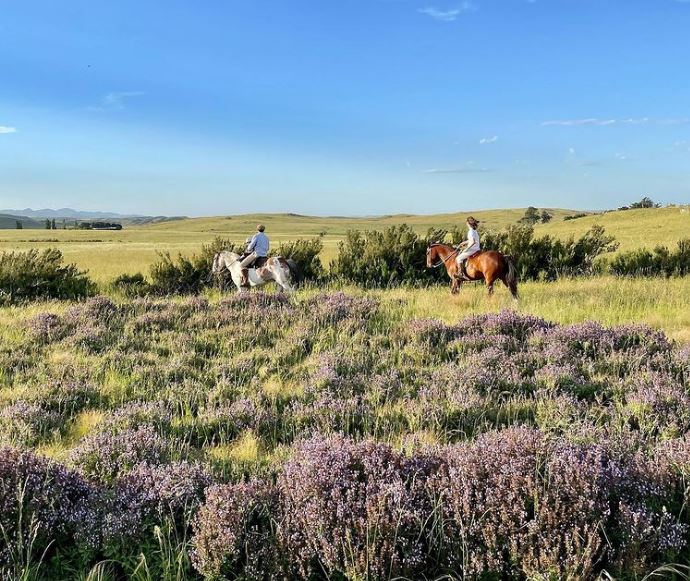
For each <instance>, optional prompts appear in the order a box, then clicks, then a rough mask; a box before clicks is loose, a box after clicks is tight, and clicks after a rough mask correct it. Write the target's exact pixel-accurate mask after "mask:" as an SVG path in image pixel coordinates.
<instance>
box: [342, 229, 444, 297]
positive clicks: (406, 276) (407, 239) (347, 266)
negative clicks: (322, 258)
mask: <svg viewBox="0 0 690 581" xmlns="http://www.w3.org/2000/svg"><path fill="white" fill-rule="evenodd" d="M427 245H428V239H427V238H423V237H421V236H419V235H418V234H416V233H415V232H414V231H413V230H412V228H410V227H409V226H407V225H406V224H402V225H400V226H390V227H389V228H386V229H385V230H383V231H372V232H366V233H362V232H360V231H358V230H350V231H348V232H347V234H346V236H345V240H344V241H342V242H341V243H340V247H339V251H338V256H337V258H336V259H335V260H334V261H333V262H332V263H331V275H332V276H333V278H335V279H336V280H341V281H344V282H349V283H354V284H360V285H363V286H366V287H388V286H395V285H399V284H405V283H424V282H431V281H434V280H438V275H437V272H436V271H435V270H430V269H427V268H426V248H427Z"/></svg>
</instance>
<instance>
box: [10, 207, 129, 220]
mask: <svg viewBox="0 0 690 581" xmlns="http://www.w3.org/2000/svg"><path fill="white" fill-rule="evenodd" d="M0 214H9V215H11V216H26V217H27V218H39V219H40V218H43V219H44V220H45V219H46V218H72V219H77V220H81V219H84V220H86V219H87V218H142V217H143V216H139V215H137V214H129V215H128V214H118V213H117V212H97V211H84V210H73V209H72V208H59V209H57V210H53V209H51V208H43V209H41V210H32V209H31V208H24V209H23V210H0Z"/></svg>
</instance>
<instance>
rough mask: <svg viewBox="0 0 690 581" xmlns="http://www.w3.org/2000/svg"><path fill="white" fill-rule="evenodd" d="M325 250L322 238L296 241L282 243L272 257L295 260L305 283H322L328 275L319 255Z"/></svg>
mask: <svg viewBox="0 0 690 581" xmlns="http://www.w3.org/2000/svg"><path fill="white" fill-rule="evenodd" d="M322 250H323V241H322V240H321V237H318V238H311V239H309V240H304V239H300V240H294V241H292V242H283V243H281V244H280V245H279V246H278V248H277V249H276V250H275V252H272V253H271V254H272V255H275V256H283V257H284V258H289V259H292V260H294V261H295V262H296V263H297V265H298V266H299V268H300V277H301V279H302V281H304V282H319V281H322V280H323V279H324V278H325V276H326V273H325V271H324V268H323V265H322V264H321V259H320V258H319V254H320V253H321V251H322Z"/></svg>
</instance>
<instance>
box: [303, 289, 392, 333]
mask: <svg viewBox="0 0 690 581" xmlns="http://www.w3.org/2000/svg"><path fill="white" fill-rule="evenodd" d="M378 307H379V303H378V301H377V300H375V299H373V298H370V297H359V296H353V295H347V294H345V293H344V292H334V293H320V294H318V295H315V296H313V297H311V298H310V299H309V304H308V309H309V311H310V314H311V317H312V318H313V320H314V321H315V322H317V323H319V324H321V325H334V324H337V323H340V322H342V321H345V320H346V319H350V320H352V321H354V322H361V321H363V320H366V319H368V318H369V317H371V316H372V315H373V314H374V313H375V312H376V311H377V309H378Z"/></svg>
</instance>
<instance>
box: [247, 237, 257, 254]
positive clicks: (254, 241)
mask: <svg viewBox="0 0 690 581" xmlns="http://www.w3.org/2000/svg"><path fill="white" fill-rule="evenodd" d="M255 247H256V234H254V236H252V241H251V242H250V243H249V245H248V246H247V252H254V248H255Z"/></svg>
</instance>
